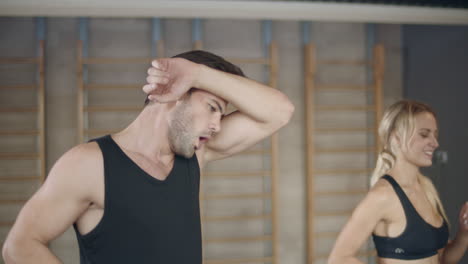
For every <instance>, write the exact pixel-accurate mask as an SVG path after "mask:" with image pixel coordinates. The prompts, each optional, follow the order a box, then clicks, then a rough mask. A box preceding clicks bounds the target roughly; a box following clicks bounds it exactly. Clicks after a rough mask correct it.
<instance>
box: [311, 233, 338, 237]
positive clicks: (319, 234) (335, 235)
mask: <svg viewBox="0 0 468 264" xmlns="http://www.w3.org/2000/svg"><path fill="white" fill-rule="evenodd" d="M339 234H340V232H317V233H314V238H336V237H337V236H338V235H339Z"/></svg>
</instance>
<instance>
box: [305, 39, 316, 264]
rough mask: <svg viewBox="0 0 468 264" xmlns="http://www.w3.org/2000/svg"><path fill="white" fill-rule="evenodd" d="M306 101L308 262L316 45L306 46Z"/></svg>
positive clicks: (310, 255)
mask: <svg viewBox="0 0 468 264" xmlns="http://www.w3.org/2000/svg"><path fill="white" fill-rule="evenodd" d="M304 53H305V59H304V64H305V65H304V85H305V91H304V100H305V101H304V103H305V120H306V146H307V148H306V173H307V174H306V175H307V177H306V182H307V247H306V250H307V263H308V264H311V263H313V262H314V140H313V131H314V76H315V61H316V58H315V46H314V45H313V44H307V45H306V46H305V50H304Z"/></svg>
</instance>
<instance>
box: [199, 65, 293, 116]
mask: <svg viewBox="0 0 468 264" xmlns="http://www.w3.org/2000/svg"><path fill="white" fill-rule="evenodd" d="M195 87H196V88H199V89H202V90H205V91H207V92H210V93H213V94H215V95H217V96H219V97H221V98H224V99H225V100H227V101H229V102H230V103H232V105H233V106H234V107H236V108H237V109H238V110H239V111H241V112H242V113H244V114H247V115H248V116H250V117H252V118H253V119H255V120H257V121H259V122H265V123H269V122H274V121H278V122H283V121H285V120H286V121H287V120H288V119H289V117H290V113H291V112H292V111H293V109H294V106H293V104H292V103H291V102H290V101H289V99H288V98H287V96H286V95H284V94H283V93H281V92H280V91H278V90H276V89H272V88H271V87H268V86H266V85H263V84H261V83H258V82H256V81H253V80H249V79H247V78H243V77H240V76H237V75H233V74H228V73H224V72H221V71H217V70H214V69H212V68H209V67H207V66H204V65H200V71H199V74H198V77H197V80H196V84H195Z"/></svg>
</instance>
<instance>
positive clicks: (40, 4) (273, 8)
mask: <svg viewBox="0 0 468 264" xmlns="http://www.w3.org/2000/svg"><path fill="white" fill-rule="evenodd" d="M0 16H47V17H70V16H71V17H79V16H82V17H160V18H222V19H272V20H303V21H341V22H369V23H398V24H459V25H461V24H465V25H466V24H468V10H467V9H453V8H433V7H404V6H389V5H371V4H350V3H330V2H327V3H324V2H285V1H271V2H269V1H258V0H257V1H239V0H232V1H231V0H224V1H219V0H218V1H206V0H205V1H198V0H192V1H187V0H184V1H182V0H172V1H157V0H0Z"/></svg>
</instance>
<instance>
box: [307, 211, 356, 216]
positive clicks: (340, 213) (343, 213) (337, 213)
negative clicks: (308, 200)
mask: <svg viewBox="0 0 468 264" xmlns="http://www.w3.org/2000/svg"><path fill="white" fill-rule="evenodd" d="M352 213H353V211H349V210H346V211H330V212H317V211H316V212H314V216H350V215H351V214H352Z"/></svg>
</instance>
